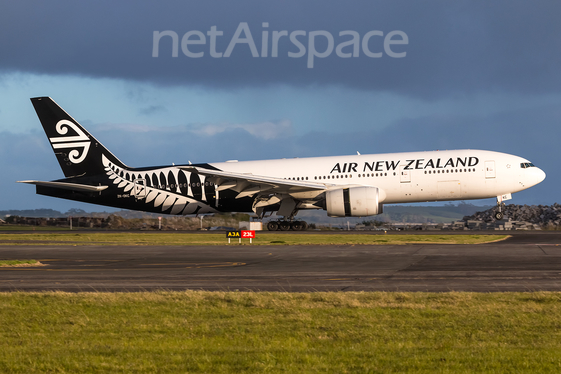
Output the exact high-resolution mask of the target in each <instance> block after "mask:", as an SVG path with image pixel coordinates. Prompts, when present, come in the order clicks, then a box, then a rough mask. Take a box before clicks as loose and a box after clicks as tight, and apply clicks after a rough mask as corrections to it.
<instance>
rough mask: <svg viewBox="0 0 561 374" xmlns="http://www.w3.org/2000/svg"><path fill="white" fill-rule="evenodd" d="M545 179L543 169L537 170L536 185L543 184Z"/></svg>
mask: <svg viewBox="0 0 561 374" xmlns="http://www.w3.org/2000/svg"><path fill="white" fill-rule="evenodd" d="M544 179H545V172H544V171H543V170H542V169H539V168H538V170H536V184H538V183H541V182H542V181H543V180H544Z"/></svg>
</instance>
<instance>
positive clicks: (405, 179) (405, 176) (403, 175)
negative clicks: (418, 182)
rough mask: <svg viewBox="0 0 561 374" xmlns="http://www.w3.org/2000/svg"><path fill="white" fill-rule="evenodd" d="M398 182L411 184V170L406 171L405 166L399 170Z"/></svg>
mask: <svg viewBox="0 0 561 374" xmlns="http://www.w3.org/2000/svg"><path fill="white" fill-rule="evenodd" d="M399 175H400V182H401V183H411V170H406V169H405V166H401V167H400V168H399Z"/></svg>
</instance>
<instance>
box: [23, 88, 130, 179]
mask: <svg viewBox="0 0 561 374" xmlns="http://www.w3.org/2000/svg"><path fill="white" fill-rule="evenodd" d="M31 102H32V103H33V106H34V107H35V111H36V112H37V116H38V117H39V120H40V121H41V124H42V125H43V129H44V130H45V133H46V134H47V138H48V139H49V142H50V143H51V146H52V147H53V151H54V152H55V155H56V158H57V160H58V163H59V164H60V167H61V169H62V171H63V173H64V176H65V177H67V178H69V177H79V176H86V175H87V176H91V175H96V174H101V173H104V166H103V164H102V157H101V156H102V155H105V157H107V158H108V159H109V160H111V161H112V162H113V163H114V164H115V165H118V166H119V167H121V168H123V169H128V168H127V166H126V165H124V164H123V163H122V162H121V161H119V159H117V158H116V157H115V156H114V155H113V154H112V153H111V152H110V151H109V150H108V149H107V148H105V147H104V146H103V145H102V144H101V143H100V142H98V141H97V139H96V138H94V137H93V136H92V135H91V134H90V133H88V132H87V131H86V129H84V128H83V127H82V126H81V125H80V124H79V123H78V122H77V121H76V120H75V119H74V118H72V117H71V116H70V115H69V114H68V113H66V112H65V111H64V109H62V108H61V107H60V106H58V104H57V103H55V102H54V100H53V99H51V98H50V97H35V98H32V99H31Z"/></svg>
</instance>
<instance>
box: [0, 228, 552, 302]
mask: <svg viewBox="0 0 561 374" xmlns="http://www.w3.org/2000/svg"><path fill="white" fill-rule="evenodd" d="M0 259H37V260H39V261H41V262H42V263H44V264H46V266H44V267H33V268H0V291H18V290H19V291H49V290H63V291H70V292H77V291H142V290H161V289H164V290H185V289H194V290H240V291H245V290H252V291H291V292H297V291H305V292H307V291H435V292H443V291H452V290H453V291H477V292H495V291H537V290H549V291H561V233H557V232H543V233H542V232H530V233H515V235H514V236H513V237H512V238H510V239H507V240H505V241H502V242H497V243H492V244H479V245H435V244H424V245H399V246H396V245H379V246H378V245H377V246H366V245H354V246H349V245H342V246H333V245H328V246H247V245H246V246H237V245H230V246H228V245H224V246H148V247H144V246H118V247H115V246H31V245H29V246H27V245H17V246H9V245H0Z"/></svg>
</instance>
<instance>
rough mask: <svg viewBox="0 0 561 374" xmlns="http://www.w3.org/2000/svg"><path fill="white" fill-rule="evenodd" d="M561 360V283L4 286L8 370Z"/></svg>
mask: <svg viewBox="0 0 561 374" xmlns="http://www.w3.org/2000/svg"><path fill="white" fill-rule="evenodd" d="M560 370H561V294H560V293H547V292H538V293H494V294H475V293H441V294H434V293H380V292H372V293H352V292H349V293H246V292H202V291H187V292H155V293H126V294H119V293H116V294H115V293H79V294H66V293H3V294H0V372H3V373H34V372H35V373H37V372H57V373H76V372H109V373H111V372H119V373H122V372H126V373H129V372H146V373H154V372H158V373H177V372H189V373H240V372H245V373H263V372H265V373H277V372H288V373H315V372H333V373H367V372H368V373H391V372H400V373H401V372H415V373H457V372H477V373H512V372H516V373H558V372H560Z"/></svg>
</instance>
